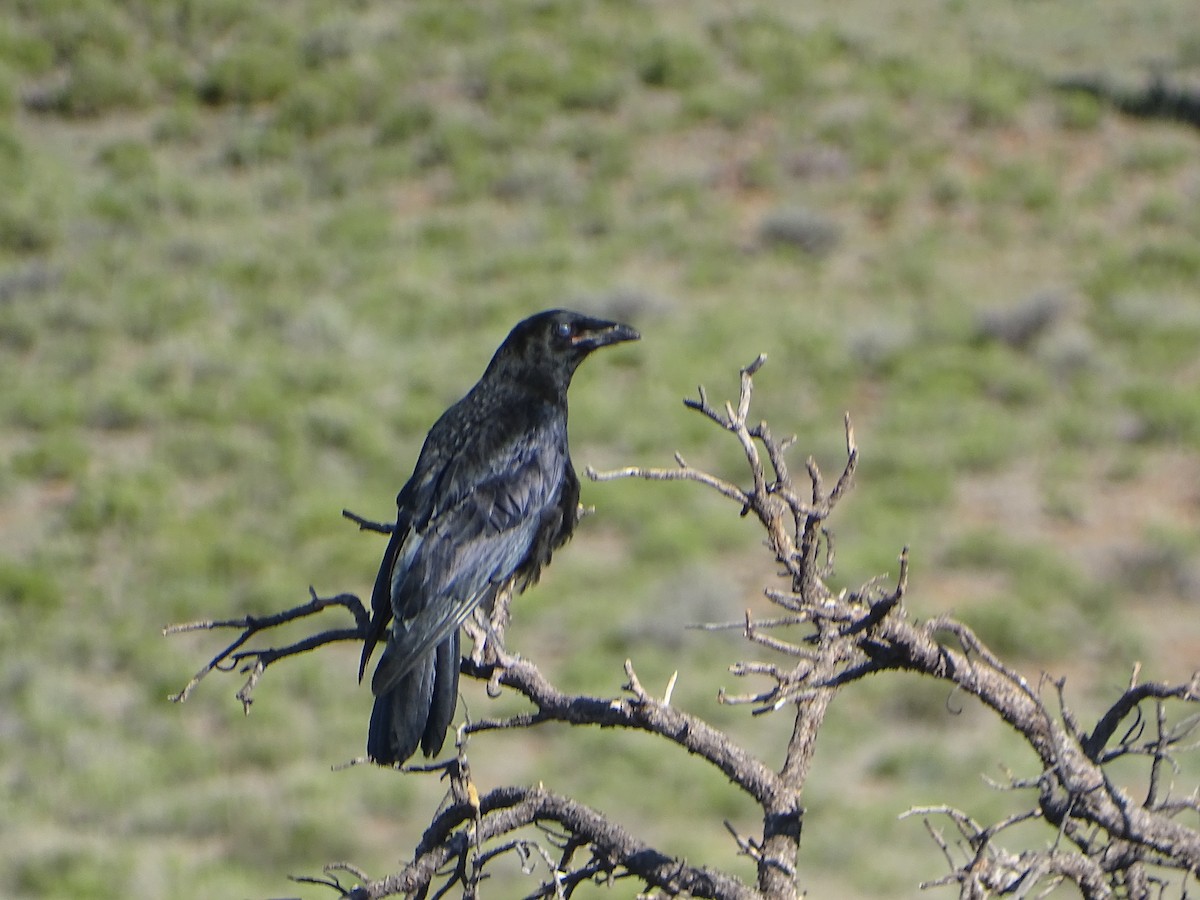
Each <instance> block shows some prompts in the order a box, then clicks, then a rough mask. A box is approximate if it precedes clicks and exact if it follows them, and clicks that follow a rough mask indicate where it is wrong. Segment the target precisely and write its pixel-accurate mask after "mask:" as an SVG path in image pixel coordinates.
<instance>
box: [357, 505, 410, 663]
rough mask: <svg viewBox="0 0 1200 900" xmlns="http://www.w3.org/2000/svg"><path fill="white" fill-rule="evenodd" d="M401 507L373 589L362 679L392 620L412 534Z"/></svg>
mask: <svg viewBox="0 0 1200 900" xmlns="http://www.w3.org/2000/svg"><path fill="white" fill-rule="evenodd" d="M401 496H403V495H401ZM397 506H398V507H399V511H398V513H397V515H396V527H395V528H393V529H392V535H391V537H390V538H389V539H388V545H387V550H385V551H384V552H383V562H381V563H380V564H379V573H378V574H377V575H376V576H375V587H374V588H373V589H372V590H371V629H370V633H368V635H367V637H366V639H365V640H364V641H363V650H362V657H361V658H360V659H359V661H358V680H359V681H362V678H363V672H365V671H366V670H367V663H368V662H370V660H371V654H372V653H373V652H374V651H375V645H376V644H377V643H379V639H380V638H382V637H383V636H384V635H385V634H386V633H387V627H388V623H389V622H391V621H392V570H393V569H394V568H395V566H396V559H397V557H399V555H400V548H401V547H402V546H404V541H405V540H406V539H407V538H408V533H409V521H408V516H406V515H405V512H404V509H403V507H400V504H399V503H397Z"/></svg>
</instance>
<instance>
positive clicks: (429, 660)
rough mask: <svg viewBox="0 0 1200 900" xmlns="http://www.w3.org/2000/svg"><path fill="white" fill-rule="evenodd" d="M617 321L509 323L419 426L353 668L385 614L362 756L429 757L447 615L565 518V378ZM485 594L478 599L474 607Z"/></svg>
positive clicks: (529, 561) (547, 548)
mask: <svg viewBox="0 0 1200 900" xmlns="http://www.w3.org/2000/svg"><path fill="white" fill-rule="evenodd" d="M638 337H639V335H638V333H637V332H636V331H634V330H633V329H632V328H630V327H629V326H628V325H622V324H620V323H617V322H607V321H604V320H603V319H594V318H590V317H588V316H584V315H581V314H579V313H574V312H569V311H566V310H559V309H556V310H549V311H547V312H542V313H538V314H537V315H535V316H530V317H529V318H528V319H525V320H524V321H523V322H520V323H519V324H518V325H517V326H516V327H515V328H513V330H512V331H511V332H510V333H509V335H508V337H507V338H505V340H504V343H503V344H501V345H500V349H499V350H497V351H496V355H495V356H493V357H492V361H491V362H490V363H489V364H488V367H487V370H486V371H485V372H484V373H483V377H482V378H480V379H479V382H478V383H477V384H476V385H475V387H473V388H471V390H470V391H469V392H468V393H467V395H466V396H465V397H463V398H462V399H461V400H459V401H458V402H457V403H455V404H454V405H453V406H451V407H450V408H449V409H448V410H446V411H445V412H444V413H442V416H441V418H440V419H438V420H437V422H436V423H435V424H434V426H433V428H431V429H430V431H429V434H428V436H427V437H426V438H425V445H424V447H423V448H422V449H421V455H420V457H419V458H418V459H417V465H416V468H415V469H414V470H413V474H412V477H411V478H409V480H408V483H407V484H406V485H404V487H403V488H402V489H401V491H400V493H399V494H398V495H397V497H396V506H397V515H396V527H395V530H394V531H393V532H392V537H391V540H390V541H389V542H388V547H387V551H386V552H385V553H384V556H383V562H382V563H381V564H380V566H379V575H378V576H377V577H376V579H375V588H374V591H373V592H372V594H371V608H372V619H371V633H370V635H369V636H368V638H367V639H366V641H365V646H364V647H363V653H362V662H361V664H360V666H359V670H358V677H359V679H360V680H361V679H362V676H363V672H364V671H365V670H366V666H367V662H368V660H369V659H370V658H371V652H372V650H373V649H374V647H375V644H376V642H377V641H378V640H379V639H380V638H381V637H383V635H384V632H385V630H386V629H387V627H388V623H389V621H390V622H391V630H390V633H389V634H388V639H387V646H386V648H385V649H384V651H383V656H382V657H381V658H380V660H379V665H378V666H377V667H376V669H375V675H374V677H373V678H372V679H371V690H372V692H373V693H374V694H375V708H374V710H373V711H372V712H371V726H370V731H369V733H368V736H367V755H368V756H369V757H370V758H371V759H372V760H374V761H375V762H377V763H381V764H384V765H392V764H395V763H401V762H404V761H405V760H407V759H408V758H409V757H410V756H412V755H413V753H415V752H416V750H417V746H418V745H420V747H421V749H422V750H423V751H424V753H425V755H426V756H433V755H434V754H436V753H437V752H438V751H439V750H440V749H441V748H442V743H443V742H444V741H445V737H446V728H447V727H448V726H449V725H450V721H451V719H452V718H453V717H454V708H455V706H456V704H457V702H458V670H459V626H460V625H462V623H463V621H464V620H465V619H466V618H467V616H469V615H470V614H471V611H472V610H473V609H475V607H476V606H478V605H479V604H481V603H483V604H486V605H490V604H492V603H493V602H494V601H495V599H496V597H497V596H498V595H500V594H502V593H503V592H505V591H510V590H511V591H514V592H519V591H522V590H524V589H525V588H526V587H527V586H528V585H529V584H531V583H533V582H534V581H536V580H537V577H538V573H539V571H540V570H541V568H542V566H544V565H546V564H547V563H549V562H550V555H551V554H552V553H553V552H554V550H556V549H557V548H558V547H560V546H561V545H562V544H563V543H564V542H565V541H566V540H567V539H568V538H569V537H570V536H571V532H572V531H573V530H574V528H575V523H576V521H577V519H578V508H579V479H578V478H577V477H576V475H575V469H574V468H573V467H572V465H571V455H570V452H569V450H568V448H567V387H568V386H569V385H570V383H571V376H572V375H573V374H574V372H575V369H576V367H577V366H578V365H579V364H580V363H581V362H582V361H583V360H584V358H585V357H586V356H587V355H588V354H589V353H591V352H592V351H593V350H595V349H597V348H599V347H605V346H607V345H609V344H616V343H619V342H621V341H633V340H637V339H638ZM486 605H485V608H487V606H486Z"/></svg>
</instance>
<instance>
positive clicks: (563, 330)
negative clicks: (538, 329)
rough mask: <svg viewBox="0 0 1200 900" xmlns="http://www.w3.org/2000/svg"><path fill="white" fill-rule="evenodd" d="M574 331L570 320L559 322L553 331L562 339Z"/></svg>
mask: <svg viewBox="0 0 1200 900" xmlns="http://www.w3.org/2000/svg"><path fill="white" fill-rule="evenodd" d="M574 332H575V328H574V326H572V325H571V323H570V322H559V323H558V324H557V325H555V326H554V333H555V334H556V335H558V336H559V337H560V338H562V339H563V340H566V339H567V338H569V337H570V336H571V335H572V334H573V333H574Z"/></svg>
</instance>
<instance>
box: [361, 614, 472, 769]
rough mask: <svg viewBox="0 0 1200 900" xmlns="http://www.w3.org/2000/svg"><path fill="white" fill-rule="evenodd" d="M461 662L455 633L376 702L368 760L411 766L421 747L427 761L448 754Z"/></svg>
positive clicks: (369, 732)
mask: <svg viewBox="0 0 1200 900" xmlns="http://www.w3.org/2000/svg"><path fill="white" fill-rule="evenodd" d="M459 657H460V652H459V633H458V629H455V630H454V631H453V632H452V634H451V636H450V637H448V638H446V640H444V641H442V643H440V644H439V645H438V646H437V648H436V649H435V650H433V651H432V652H430V653H428V654H426V655H425V657H424V658H422V659H421V660H420V662H418V663H417V664H416V665H415V666H413V668H412V669H411V670H410V671H409V672H408V673H407V674H405V675H404V676H403V677H402V678H401V679H400V681H399V682H397V683H396V684H395V685H394V686H393V687H392V688H390V689H389V690H387V691H385V692H384V693H382V694H380V695H379V696H378V697H376V698H375V707H374V709H372V710H371V725H370V729H369V731H368V733H367V756H368V757H370V758H371V759H372V760H374V761H375V762H377V763H379V764H380V765H385V766H387V765H394V764H396V763H403V762H406V761H407V760H408V758H409V757H411V756H412V755H413V754H414V753H416V752H417V747H418V745H419V746H420V748H421V750H422V751H423V752H424V754H425V755H426V756H433V755H435V754H436V753H437V752H438V751H439V750H441V749H442V744H444V743H445V741H446V729H447V728H448V727H449V726H450V722H451V720H453V718H454V709H455V707H456V706H457V705H458V668H459ZM381 664H382V663H381Z"/></svg>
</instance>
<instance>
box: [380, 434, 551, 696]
mask: <svg viewBox="0 0 1200 900" xmlns="http://www.w3.org/2000/svg"><path fill="white" fill-rule="evenodd" d="M471 462H473V460H471V459H470V454H460V456H459V458H458V459H456V460H455V462H454V463H452V464H451V465H450V466H448V467H447V469H446V470H445V471H444V473H443V477H442V478H441V479H440V484H439V487H438V492H437V493H438V497H437V503H436V505H435V507H434V509H433V511H432V515H431V516H430V517H429V520H428V522H427V523H426V524H425V527H424V528H423V529H421V530H420V531H418V530H417V529H416V528H415V527H414V528H413V529H412V530H411V531H410V532H409V534H408V537H407V539H406V540H405V541H404V543H403V546H402V547H401V548H400V550H399V553H398V555H397V558H396V559H395V561H394V563H393V566H392V571H391V600H392V612H393V615H394V617H395V618H394V621H393V624H392V635H391V640H390V641H389V643H388V646H387V649H386V650H385V651H384V655H383V658H382V659H380V661H379V667H378V668H377V669H376V670H375V674H374V677H373V678H372V680H371V690H372V691H373V692H374V693H375V694H376V695H379V694H382V693H384V692H386V691H387V690H389V689H390V688H391V687H392V686H394V685H395V684H396V683H397V682H398V681H399V680H400V679H401V678H403V677H404V676H405V675H406V674H407V673H408V672H409V671H410V670H411V668H412V666H414V665H415V664H416V663H417V662H419V661H420V660H421V659H422V658H423V657H424V656H425V654H426V653H428V651H430V650H431V649H432V648H433V647H435V646H437V645H438V644H440V643H441V642H442V641H443V640H445V639H446V637H447V636H448V635H450V634H451V633H452V632H453V631H454V630H455V629H456V628H458V627H459V626H460V625H461V624H462V623H463V621H464V620H465V619H466V618H467V616H469V615H470V614H471V611H472V610H473V609H474V608H475V607H476V606H477V605H478V604H479V603H480V602H481V601H483V600H484V599H486V598H488V597H489V596H491V595H493V594H494V593H495V591H496V590H497V589H498V588H500V587H502V586H503V585H504V584H506V583H507V582H508V581H509V580H510V579H511V578H512V576H513V575H514V574H515V573H516V571H517V570H518V568H519V567H520V566H521V565H522V563H524V562H525V561H526V560H527V559H528V558H529V555H530V551H531V549H532V548H533V547H534V544H535V541H536V539H537V536H538V532H539V530H540V529H541V528H542V527H543V525H544V523H545V521H546V519H547V518H548V517H549V516H550V515H551V514H554V513H557V503H558V495H559V492H560V490H561V489H562V484H563V477H564V476H563V472H564V468H565V466H566V465H567V450H566V431H565V427H564V428H555V427H552V426H551V425H546V426H544V427H541V428H535V429H532V430H530V431H527V432H525V433H523V434H519V435H518V436H516V437H514V438H513V439H512V440H510V441H508V442H507V444H506V445H505V446H503V447H500V448H493V452H492V455H491V457H490V459H488V460H486V461H480V462H476V463H475V466H474V467H472V466H470V463H471ZM481 462H482V465H481V464H480V463H481ZM472 468H473V469H474V474H475V477H474V478H471V477H470V475H471V474H472V471H471V469H472Z"/></svg>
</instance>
